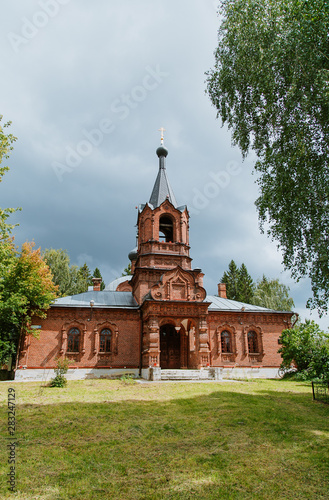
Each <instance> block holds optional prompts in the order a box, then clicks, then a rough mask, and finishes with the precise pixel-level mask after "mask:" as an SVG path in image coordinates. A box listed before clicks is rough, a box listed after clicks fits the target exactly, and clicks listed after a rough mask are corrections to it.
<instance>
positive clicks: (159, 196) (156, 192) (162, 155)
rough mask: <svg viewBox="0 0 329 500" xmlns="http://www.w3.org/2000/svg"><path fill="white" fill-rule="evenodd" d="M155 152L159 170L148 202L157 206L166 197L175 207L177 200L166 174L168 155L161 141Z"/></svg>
mask: <svg viewBox="0 0 329 500" xmlns="http://www.w3.org/2000/svg"><path fill="white" fill-rule="evenodd" d="M156 153H157V155H158V157H159V172H158V176H157V178H156V180H155V184H154V187H153V191H152V194H151V198H150V204H151V205H153V207H154V208H157V207H159V206H160V205H161V203H163V202H164V201H165V200H166V199H168V200H169V201H170V203H172V204H173V205H174V207H175V208H177V201H176V198H175V195H174V192H173V190H172V189H171V186H170V184H169V181H168V178H167V174H166V167H165V160H166V157H167V155H168V150H167V149H166V148H165V147H164V146H163V144H162V141H161V146H160V147H158V149H157V151H156Z"/></svg>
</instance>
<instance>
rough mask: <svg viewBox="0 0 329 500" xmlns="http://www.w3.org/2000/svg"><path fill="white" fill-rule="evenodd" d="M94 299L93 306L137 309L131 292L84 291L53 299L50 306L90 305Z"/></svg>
mask: <svg viewBox="0 0 329 500" xmlns="http://www.w3.org/2000/svg"><path fill="white" fill-rule="evenodd" d="M91 300H93V301H94V307H107V308H122V309H138V304H137V302H136V300H135V299H134V297H133V294H132V293H131V292H113V291H108V290H106V291H105V290H104V291H103V292H94V291H92V292H85V293H79V294H78V295H69V296H68V297H61V298H59V299H56V300H55V303H54V304H53V306H52V307H56V306H57V307H60V306H64V307H90V301H91Z"/></svg>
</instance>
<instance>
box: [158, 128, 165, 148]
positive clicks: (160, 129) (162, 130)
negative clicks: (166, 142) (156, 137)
mask: <svg viewBox="0 0 329 500" xmlns="http://www.w3.org/2000/svg"><path fill="white" fill-rule="evenodd" d="M165 130H166V129H165V128H163V127H161V128H159V131H160V132H161V145H163V132H165Z"/></svg>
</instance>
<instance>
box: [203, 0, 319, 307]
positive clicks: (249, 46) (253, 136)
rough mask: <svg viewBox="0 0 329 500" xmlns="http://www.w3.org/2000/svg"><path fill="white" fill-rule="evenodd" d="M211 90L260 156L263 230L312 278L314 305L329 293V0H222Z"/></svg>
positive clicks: (290, 265) (298, 271)
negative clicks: (328, 0)
mask: <svg viewBox="0 0 329 500" xmlns="http://www.w3.org/2000/svg"><path fill="white" fill-rule="evenodd" d="M220 5H221V6H220V13H221V14H222V22H221V26H220V28H219V44H218V48H217V50H216V52H215V66H214V69H212V70H211V71H210V72H209V73H208V77H207V91H208V94H209V96H210V98H211V101H212V103H213V104H214V106H215V107H216V108H217V110H218V115H220V116H221V118H222V122H223V123H227V124H228V126H229V128H231V129H232V131H233V143H234V144H237V145H238V146H239V147H240V149H241V151H242V154H243V156H244V157H245V156H246V155H247V154H248V152H249V150H250V149H253V150H254V151H255V152H256V154H257V156H258V161H257V162H256V164H255V171H256V173H257V174H258V184H259V187H260V196H259V198H258V199H257V201H256V206H257V208H258V213H259V218H260V223H261V229H262V230H264V225H265V224H266V225H267V227H268V234H269V235H271V236H272V238H273V239H275V240H276V241H277V242H278V244H279V246H280V247H281V249H282V251H283V263H284V265H285V267H286V269H289V270H290V271H291V273H292V276H293V277H294V278H295V279H297V280H298V279H300V278H301V277H303V276H307V275H308V276H309V277H310V278H311V284H312V292H313V297H312V298H311V299H309V301H308V305H309V306H310V307H317V308H318V310H319V312H320V314H321V313H322V312H324V311H326V310H327V309H328V300H329V245H328V242H329V184H328V174H329V44H328V32H329V3H328V2H327V1H325V0H307V1H306V0H221V4H220Z"/></svg>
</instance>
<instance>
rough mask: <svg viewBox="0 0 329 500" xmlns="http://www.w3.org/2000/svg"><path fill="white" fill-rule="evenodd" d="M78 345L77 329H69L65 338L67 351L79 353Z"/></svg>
mask: <svg viewBox="0 0 329 500" xmlns="http://www.w3.org/2000/svg"><path fill="white" fill-rule="evenodd" d="M79 344H80V330H78V328H71V329H70V330H69V333H68V336H67V350H68V352H79V347H80V346H79Z"/></svg>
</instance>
